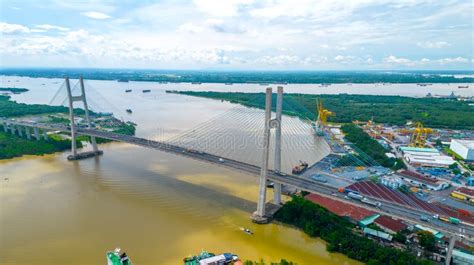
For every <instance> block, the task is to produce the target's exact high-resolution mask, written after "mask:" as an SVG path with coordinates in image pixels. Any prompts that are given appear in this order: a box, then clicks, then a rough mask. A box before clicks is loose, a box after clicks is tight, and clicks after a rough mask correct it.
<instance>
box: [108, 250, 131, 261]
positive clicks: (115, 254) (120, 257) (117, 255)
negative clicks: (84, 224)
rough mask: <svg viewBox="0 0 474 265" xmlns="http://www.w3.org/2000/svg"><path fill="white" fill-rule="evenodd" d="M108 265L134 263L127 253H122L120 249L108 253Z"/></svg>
mask: <svg viewBox="0 0 474 265" xmlns="http://www.w3.org/2000/svg"><path fill="white" fill-rule="evenodd" d="M106 257H107V265H132V261H131V260H130V258H129V257H128V256H127V254H126V253H125V252H121V250H120V248H116V249H114V251H108V252H107V255H106Z"/></svg>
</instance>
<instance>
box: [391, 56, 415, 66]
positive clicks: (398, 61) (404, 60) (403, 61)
mask: <svg viewBox="0 0 474 265" xmlns="http://www.w3.org/2000/svg"><path fill="white" fill-rule="evenodd" d="M384 61H385V62H386V63H389V64H401V65H408V66H411V65H413V61H412V60H410V59H407V58H398V57H396V56H394V55H390V56H388V57H386V58H384Z"/></svg>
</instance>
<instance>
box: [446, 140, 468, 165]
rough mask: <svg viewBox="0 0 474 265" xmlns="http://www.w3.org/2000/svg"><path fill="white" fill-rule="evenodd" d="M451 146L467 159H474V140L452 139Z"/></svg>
mask: <svg viewBox="0 0 474 265" xmlns="http://www.w3.org/2000/svg"><path fill="white" fill-rule="evenodd" d="M449 148H450V149H451V150H452V151H453V152H455V153H456V154H458V155H459V156H460V157H462V158H463V159H465V160H467V161H474V140H460V139H453V140H451V145H450V146H449Z"/></svg>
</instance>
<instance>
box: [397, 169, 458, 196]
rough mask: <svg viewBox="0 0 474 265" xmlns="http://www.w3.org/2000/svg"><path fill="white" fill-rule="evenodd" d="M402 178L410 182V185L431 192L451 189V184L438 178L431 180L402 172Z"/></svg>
mask: <svg viewBox="0 0 474 265" xmlns="http://www.w3.org/2000/svg"><path fill="white" fill-rule="evenodd" d="M399 175H400V178H401V179H403V180H405V181H406V182H408V184H409V185H412V186H416V187H419V188H426V189H429V190H436V191H439V190H443V189H446V188H449V183H448V182H446V181H442V180H439V179H436V178H429V177H426V176H424V175H421V174H418V173H416V172H412V171H408V170H402V171H400V172H399Z"/></svg>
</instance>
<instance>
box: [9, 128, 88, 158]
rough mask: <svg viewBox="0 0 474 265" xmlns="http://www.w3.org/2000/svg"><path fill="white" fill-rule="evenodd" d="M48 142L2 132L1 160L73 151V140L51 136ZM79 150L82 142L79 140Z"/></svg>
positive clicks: (77, 143)
mask: <svg viewBox="0 0 474 265" xmlns="http://www.w3.org/2000/svg"><path fill="white" fill-rule="evenodd" d="M48 138H49V139H48V140H44V139H41V140H39V141H37V140H36V139H33V138H32V139H31V140H27V139H26V138H24V137H20V136H18V135H12V134H10V133H5V132H3V131H2V132H0V160H2V159H10V158H15V157H21V156H23V155H39V156H41V155H45V154H52V153H56V152H61V151H65V150H69V149H71V140H69V139H63V138H62V137H61V136H60V135H58V134H49V135H48ZM76 145H77V147H78V148H81V147H82V142H81V141H79V140H77V141H76Z"/></svg>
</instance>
